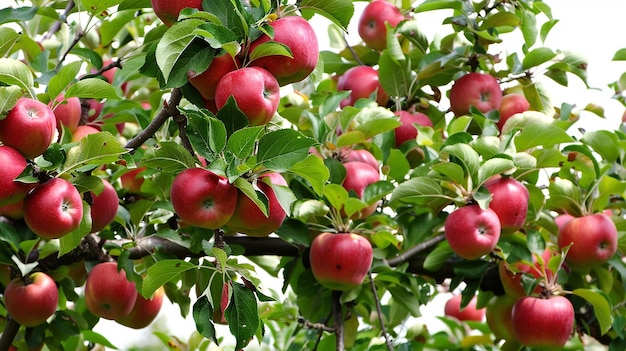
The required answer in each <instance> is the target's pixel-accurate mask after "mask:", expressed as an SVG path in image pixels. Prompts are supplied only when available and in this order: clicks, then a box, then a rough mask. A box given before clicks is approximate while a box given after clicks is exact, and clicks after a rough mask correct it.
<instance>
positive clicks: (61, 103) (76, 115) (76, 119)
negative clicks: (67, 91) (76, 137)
mask: <svg viewBox="0 0 626 351" xmlns="http://www.w3.org/2000/svg"><path fill="white" fill-rule="evenodd" d="M56 102H57V103H58V104H57V105H56V106H55V107H54V110H52V112H53V113H54V117H55V118H56V123H57V124H56V128H57V130H58V131H59V133H61V132H62V131H63V126H65V127H66V128H67V129H69V131H70V132H74V130H75V129H76V127H78V124H79V123H80V118H81V115H82V113H83V108H82V107H81V104H80V99H79V98H78V97H76V96H74V97H70V98H67V99H66V98H65V97H63V95H59V96H57V98H56Z"/></svg>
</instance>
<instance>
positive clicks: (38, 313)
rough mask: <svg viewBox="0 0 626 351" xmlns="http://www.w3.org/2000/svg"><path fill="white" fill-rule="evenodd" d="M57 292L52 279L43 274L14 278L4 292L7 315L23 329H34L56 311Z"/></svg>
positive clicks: (36, 273) (37, 273)
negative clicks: (23, 327)
mask: <svg viewBox="0 0 626 351" xmlns="http://www.w3.org/2000/svg"><path fill="white" fill-rule="evenodd" d="M58 302H59V292H58V290H57V286H56V284H55V282H54V280H53V279H52V278H50V276H48V275H47V274H45V273H43V272H35V273H31V274H30V275H29V276H28V278H15V279H13V280H11V282H10V283H9V284H8V285H7V287H6V289H5V291H4V303H5V307H6V309H7V312H8V313H9V315H10V316H11V317H12V318H13V319H14V320H15V321H16V322H18V323H19V324H21V325H23V326H25V327H35V326H38V325H40V324H42V323H44V322H45V321H46V319H48V318H50V316H52V315H53V314H54V312H55V311H56V310H57V304H58Z"/></svg>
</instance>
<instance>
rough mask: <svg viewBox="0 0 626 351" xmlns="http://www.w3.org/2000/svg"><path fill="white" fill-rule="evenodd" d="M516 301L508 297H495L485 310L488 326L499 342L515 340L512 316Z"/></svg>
mask: <svg viewBox="0 0 626 351" xmlns="http://www.w3.org/2000/svg"><path fill="white" fill-rule="evenodd" d="M516 301H517V300H515V299H513V298H511V297H509V296H508V295H499V296H494V297H493V298H492V299H491V300H490V301H489V303H488V304H487V307H486V308H485V317H486V318H487V325H489V328H490V329H491V332H492V333H493V335H494V336H495V337H496V339H497V340H501V339H502V340H515V331H514V330H513V321H512V320H511V315H512V312H513V306H514V305H515V302H516Z"/></svg>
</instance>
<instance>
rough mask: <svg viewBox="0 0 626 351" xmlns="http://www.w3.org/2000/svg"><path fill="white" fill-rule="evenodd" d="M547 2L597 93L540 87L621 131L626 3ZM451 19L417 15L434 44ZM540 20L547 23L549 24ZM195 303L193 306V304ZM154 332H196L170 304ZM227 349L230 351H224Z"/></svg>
mask: <svg viewBox="0 0 626 351" xmlns="http://www.w3.org/2000/svg"><path fill="white" fill-rule="evenodd" d="M546 2H547V3H548V5H550V6H551V7H552V11H553V13H552V14H553V17H554V18H556V19H559V20H560V22H559V23H558V24H557V25H556V26H555V27H554V28H553V29H552V31H551V32H550V34H549V35H548V40H547V41H546V42H545V43H544V46H546V47H549V48H551V49H553V50H562V51H571V52H574V53H576V54H579V55H581V56H583V57H585V58H587V60H588V62H589V65H588V82H589V85H590V86H591V87H592V88H597V89H595V90H588V89H586V87H585V86H584V84H582V82H580V80H579V79H578V78H577V77H573V76H572V77H570V87H568V88H564V87H561V86H560V85H557V84H555V83H552V82H551V81H549V80H546V81H542V82H543V83H544V84H545V86H546V87H547V89H548V91H549V92H550V93H551V97H552V99H553V101H554V105H556V106H558V105H560V104H561V103H562V102H565V103H569V104H572V105H575V106H576V107H575V111H576V110H580V109H582V108H583V107H584V106H586V105H587V104H589V103H593V104H596V105H600V106H603V107H604V109H605V118H600V117H598V116H596V115H594V114H591V113H587V112H582V113H581V120H580V127H583V128H585V129H587V130H592V129H608V130H614V129H618V128H619V125H620V123H621V116H622V113H623V112H624V107H623V106H622V105H621V104H620V103H619V102H617V101H615V100H613V99H611V96H612V94H613V92H612V91H610V89H608V84H610V83H612V82H615V81H617V80H618V78H619V76H620V75H621V74H622V73H623V72H626V62H612V61H611V59H612V57H613V55H614V54H615V52H616V51H617V50H618V49H621V48H623V47H626V42H623V41H622V40H621V38H623V36H624V34H623V33H624V29H623V23H624V22H623V17H624V14H625V13H626V2H621V1H615V0H594V1H588V0H568V1H559V0H556V1H555V0H548V1H546ZM365 4H366V3H365V2H357V3H356V6H357V9H356V11H355V15H354V18H353V21H352V24H351V25H350V27H349V39H348V40H349V43H350V44H356V43H358V42H359V41H360V39H359V38H358V34H357V31H356V22H357V21H358V17H359V14H360V11H361V9H362V8H363V7H364V6H365ZM449 15H450V11H443V10H442V11H438V12H434V13H433V12H428V13H427V14H425V15H424V14H421V15H417V16H416V18H417V19H418V23H419V24H420V28H421V29H422V30H423V31H424V32H425V33H426V35H427V36H428V38H429V39H432V38H433V37H434V36H435V35H437V33H438V32H439V33H444V32H446V33H447V32H450V29H449V28H442V27H441V21H442V19H443V18H445V17H447V16H449ZM539 20H540V21H542V22H543V21H544V20H545V18H540V19H539ZM314 21H315V24H314V28H315V30H316V31H317V34H318V41H319V43H320V49H322V50H324V49H327V48H328V35H327V32H326V28H327V24H328V23H329V22H328V21H326V20H325V19H322V18H314ZM521 42H522V41H521V35H518V34H517V33H515V34H508V35H507V36H504V45H505V46H504V47H502V50H503V51H502V52H503V55H504V56H506V54H507V52H511V51H521V49H520V47H521ZM537 45H540V44H537ZM270 279H271V278H270ZM264 282H265V286H264V287H262V289H263V291H266V292H267V291H268V290H271V289H273V290H276V291H279V290H280V284H281V283H280V282H276V281H272V280H269V279H265V278H264ZM448 296H449V295H448V294H441V295H439V296H438V297H437V298H435V300H434V301H433V303H432V304H431V305H430V306H425V307H424V308H423V313H424V318H426V319H429V320H430V321H433V319H432V317H433V316H438V315H443V307H442V303H443V302H444V301H445V300H446V299H447V298H448ZM192 301H194V300H193V299H192ZM154 328H155V330H159V331H166V332H168V333H170V334H171V335H173V336H176V337H178V338H180V339H181V340H182V341H183V342H186V341H187V340H188V338H189V336H190V335H191V333H192V332H193V330H195V325H194V323H193V320H192V319H191V318H188V319H184V318H182V317H181V316H180V312H179V310H178V307H177V306H172V305H171V304H169V303H168V301H166V303H165V306H164V308H163V310H162V311H161V313H160V315H159V317H158V318H157V321H156V322H155V325H154ZM429 328H430V325H429ZM95 331H96V332H99V333H101V334H103V335H104V336H106V337H107V338H109V340H111V341H112V342H113V344H114V345H116V346H117V347H118V348H120V349H121V350H126V349H128V348H129V347H130V346H132V345H136V346H147V345H159V342H158V340H157V338H156V337H155V336H154V335H152V331H153V330H151V329H150V328H147V329H146V330H140V331H137V330H133V329H129V328H126V327H123V326H120V325H118V324H116V323H114V322H110V321H106V320H101V321H100V322H99V323H98V325H97V326H96V328H95ZM218 333H219V335H220V336H224V337H225V338H226V340H225V343H224V345H226V344H229V339H228V337H229V333H228V330H227V329H223V330H221V331H219V332H218ZM252 344H255V342H253V343H252ZM154 349H155V350H159V349H165V347H163V346H161V347H155V348H154ZM224 349H225V350H232V347H228V346H225V347H224ZM211 350H217V348H211Z"/></svg>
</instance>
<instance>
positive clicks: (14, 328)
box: [0, 318, 20, 351]
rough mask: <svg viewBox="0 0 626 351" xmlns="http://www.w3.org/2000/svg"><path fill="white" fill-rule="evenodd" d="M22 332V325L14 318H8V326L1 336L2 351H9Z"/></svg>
mask: <svg viewBox="0 0 626 351" xmlns="http://www.w3.org/2000/svg"><path fill="white" fill-rule="evenodd" d="M19 330H20V325H19V323H17V322H16V321H15V320H14V319H13V318H7V324H6V327H5V328H4V330H3V331H2V335H0V351H8V350H9V347H11V344H13V340H14V339H15V336H16V335H17V332H18V331H19Z"/></svg>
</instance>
